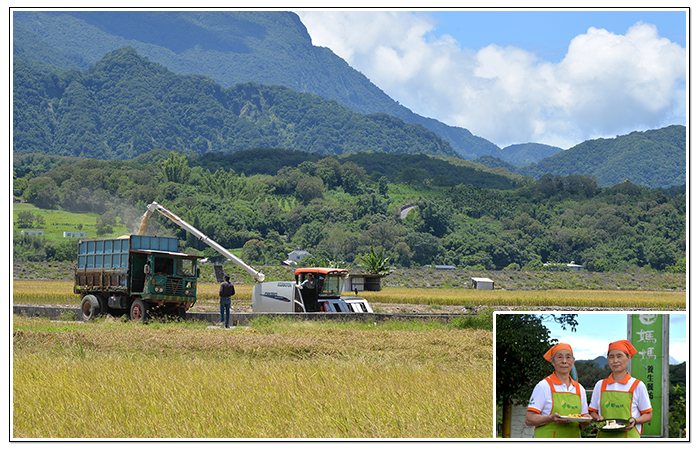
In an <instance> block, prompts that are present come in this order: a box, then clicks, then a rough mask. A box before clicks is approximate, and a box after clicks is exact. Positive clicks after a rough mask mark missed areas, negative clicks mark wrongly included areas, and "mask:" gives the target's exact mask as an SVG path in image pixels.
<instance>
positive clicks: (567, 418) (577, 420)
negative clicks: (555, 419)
mask: <svg viewBox="0 0 700 450" xmlns="http://www.w3.org/2000/svg"><path fill="white" fill-rule="evenodd" d="M561 418H562V419H566V420H570V421H572V422H590V421H591V420H593V418H592V417H570V416H561Z"/></svg>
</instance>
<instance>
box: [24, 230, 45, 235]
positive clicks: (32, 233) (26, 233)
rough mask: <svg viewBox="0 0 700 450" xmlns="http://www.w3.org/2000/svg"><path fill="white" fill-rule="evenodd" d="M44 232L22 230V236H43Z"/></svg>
mask: <svg viewBox="0 0 700 450" xmlns="http://www.w3.org/2000/svg"><path fill="white" fill-rule="evenodd" d="M43 235H44V232H43V231H42V230H22V236H43Z"/></svg>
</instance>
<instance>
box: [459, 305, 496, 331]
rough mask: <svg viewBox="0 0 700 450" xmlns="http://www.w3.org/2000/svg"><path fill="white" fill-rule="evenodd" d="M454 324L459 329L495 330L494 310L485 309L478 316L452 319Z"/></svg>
mask: <svg viewBox="0 0 700 450" xmlns="http://www.w3.org/2000/svg"><path fill="white" fill-rule="evenodd" d="M452 326H453V327H455V328H457V329H458V330H464V329H476V330H489V331H490V330H493V311H492V310H490V309H485V310H483V311H481V312H479V314H477V315H476V316H468V317H467V316H462V317H458V318H456V319H453V320H452Z"/></svg>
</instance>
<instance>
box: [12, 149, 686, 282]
mask: <svg viewBox="0 0 700 450" xmlns="http://www.w3.org/2000/svg"><path fill="white" fill-rule="evenodd" d="M259 152H260V153H261V154H263V155H265V154H266V153H265V152H270V155H274V156H270V157H269V159H268V160H269V161H286V162H288V163H289V165H285V166H283V167H282V168H280V169H278V170H277V171H276V172H275V173H269V171H268V172H266V171H265V170H262V169H261V168H254V167H253V166H251V165H250V162H251V160H252V159H251V158H244V157H242V158H240V159H239V160H235V159H229V158H230V156H227V155H221V160H222V165H221V166H220V167H218V168H217V167H216V164H215V161H216V158H215V157H214V156H215V155H213V154H206V155H203V156H197V155H189V156H186V155H184V154H182V155H180V154H176V153H173V152H168V151H167V150H156V151H153V152H150V153H147V154H144V155H141V156H139V157H138V158H135V159H133V160H122V161H100V160H96V159H83V158H75V157H58V156H46V155H18V154H16V155H15V157H14V170H15V179H14V180H13V188H14V196H15V198H16V199H18V200H21V201H25V202H29V203H32V204H34V205H36V206H38V207H40V208H63V209H65V210H69V211H76V212H94V213H97V214H100V215H101V219H100V220H101V223H107V222H108V221H110V220H117V219H118V220H120V221H121V222H122V223H124V224H126V225H127V226H128V227H129V229H130V230H132V232H133V231H135V230H136V228H137V225H138V223H139V218H140V216H141V215H142V214H143V212H144V211H145V207H146V205H147V204H148V203H150V202H152V201H154V200H155V201H158V202H160V203H162V204H163V205H166V206H167V207H168V208H170V209H171V210H172V211H174V212H175V213H177V214H178V215H180V216H181V217H182V218H183V219H184V220H186V221H188V222H190V223H192V224H193V225H194V226H195V227H197V228H199V229H201V230H202V231H203V232H204V233H205V234H207V235H208V236H210V237H212V238H213V239H214V240H215V241H217V242H219V243H220V244H222V245H223V246H225V247H226V248H230V249H234V248H241V247H242V248H243V257H244V259H245V260H246V261H248V262H250V263H254V264H266V263H271V264H277V263H278V262H279V261H282V260H284V259H286V255H287V252H289V251H291V250H296V249H297V248H301V249H305V250H308V251H309V252H311V253H312V254H313V255H314V256H315V257H319V258H328V259H331V260H335V261H345V262H346V263H352V262H353V261H355V259H356V258H357V257H358V256H360V255H363V254H365V253H367V252H369V250H370V249H371V248H374V249H375V250H376V251H380V250H384V251H385V254H386V255H388V256H389V257H390V258H391V263H392V264H394V265H395V266H397V267H416V266H423V265H426V264H451V265H455V266H457V267H460V268H474V269H503V268H508V269H509V270H517V269H519V268H527V269H530V270H537V269H539V270H542V269H544V267H545V266H543V264H544V263H547V262H550V263H568V262H570V261H576V262H577V263H580V264H583V265H584V266H585V267H586V268H587V270H590V271H634V270H637V268H642V269H643V270H648V271H654V270H659V271H676V272H683V271H684V270H685V250H686V240H685V236H686V234H685V231H686V228H685V227H686V196H685V188H684V187H680V188H671V189H665V190H661V189H649V188H646V187H641V186H637V185H634V184H632V183H630V182H624V183H619V184H617V185H614V186H612V187H600V186H598V185H597V183H596V181H595V179H594V178H593V177H591V176H578V175H572V176H567V177H561V176H555V175H548V176H544V177H542V178H540V179H539V180H537V181H536V180H534V179H529V181H527V179H523V181H526V183H525V184H511V185H510V187H509V189H501V188H499V189H493V188H489V187H478V186H477V185H475V184H478V183H482V185H483V186H490V185H492V184H490V183H500V181H498V180H500V179H499V178H490V176H491V175H492V174H490V173H486V175H484V174H483V173H481V174H480V173H478V171H464V172H459V169H458V168H453V169H452V172H450V171H445V170H444V169H445V167H443V166H441V165H440V163H438V162H437V161H432V159H430V160H429V161H428V160H422V159H423V158H427V157H423V156H420V155H418V156H416V155H401V154H395V155H384V154H382V155H372V154H356V155H350V156H346V157H338V156H323V155H315V156H314V157H313V159H305V160H303V161H301V159H302V158H300V156H304V155H305V154H302V153H301V152H292V151H283V150H267V151H263V150H259ZM251 154H253V152H252V151H251V153H249V154H248V156H250V155H251ZM242 156H245V153H244V154H242ZM373 156H379V158H378V159H377V160H376V161H375V163H374V164H371V160H372V158H373ZM351 158H358V159H355V160H352V159H351ZM239 162H240V164H241V165H240V166H237V165H236V164H238V163H239ZM416 166H419V167H421V168H422V170H423V172H420V174H421V176H419V177H409V176H407V172H408V174H410V173H413V172H414V170H413V169H416V168H417V167H416ZM236 167H240V168H241V169H240V170H241V171H238V169H236ZM392 167H393V168H395V169H392V170H388V168H392ZM399 169H400V170H399ZM244 170H245V171H248V172H247V173H246V174H243V173H242V171H244ZM253 172H259V174H253ZM443 173H446V174H449V176H453V177H457V178H458V179H459V181H460V182H459V183H458V184H454V183H448V182H445V181H446V180H445V179H444V178H441V174H443ZM455 174H457V175H455ZM482 176H483V178H482V181H479V177H482ZM505 179H506V180H509V179H508V178H505ZM511 183H512V181H511ZM495 185H496V186H497V185H498V184H495ZM409 204H411V205H415V206H416V208H414V209H413V210H411V212H410V213H409V214H408V216H407V217H406V218H405V219H402V218H401V217H400V215H399V210H400V208H401V207H402V206H404V205H409ZM40 222H41V221H38V222H37V223H39V224H40ZM14 233H15V237H14V246H13V252H14V254H13V256H14V258H15V259H17V260H25V259H30V260H32V259H33V260H36V259H42V258H44V259H46V258H48V257H49V256H47V254H46V253H45V252H44V253H42V251H43V250H42V249H43V247H42V245H43V244H42V242H41V238H34V237H29V236H20V235H19V227H18V224H15V226H14ZM148 233H149V234H151V233H152V234H159V235H175V236H177V237H179V238H180V239H181V241H182V244H183V245H184V246H185V247H187V248H189V249H190V251H192V252H197V253H203V254H205V255H209V256H211V257H216V256H217V255H218V254H216V253H215V252H213V251H211V250H210V249H207V248H205V247H204V246H203V245H202V243H201V242H199V241H197V239H195V238H194V237H193V236H191V235H186V234H185V232H184V231H183V230H181V229H180V228H177V227H176V226H174V225H172V224H171V223H170V222H169V221H167V220H165V219H162V220H152V221H150V222H149V230H148ZM91 237H95V236H91ZM549 267H550V268H552V267H554V268H556V267H557V266H549Z"/></svg>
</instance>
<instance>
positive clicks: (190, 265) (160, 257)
mask: <svg viewBox="0 0 700 450" xmlns="http://www.w3.org/2000/svg"><path fill="white" fill-rule="evenodd" d="M200 258H202V257H201V256H198V255H188V254H185V253H180V252H178V240H177V238H170V237H159V236H138V235H131V236H126V237H121V238H117V239H80V240H79V241H78V262H77V265H76V269H75V286H74V288H73V291H74V292H75V293H76V294H80V298H81V304H80V314H81V317H82V319H83V320H90V319H92V318H93V317H95V316H97V315H100V314H112V315H119V314H126V313H128V314H129V317H130V318H131V319H132V320H136V321H143V320H146V319H147V318H148V317H149V316H151V315H154V314H166V315H176V316H179V317H184V315H185V312H186V311H187V310H188V309H189V308H190V307H192V306H193V305H194V304H195V302H196V301H197V278H198V275H199V270H198V267H197V263H198V260H199V259H200Z"/></svg>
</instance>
